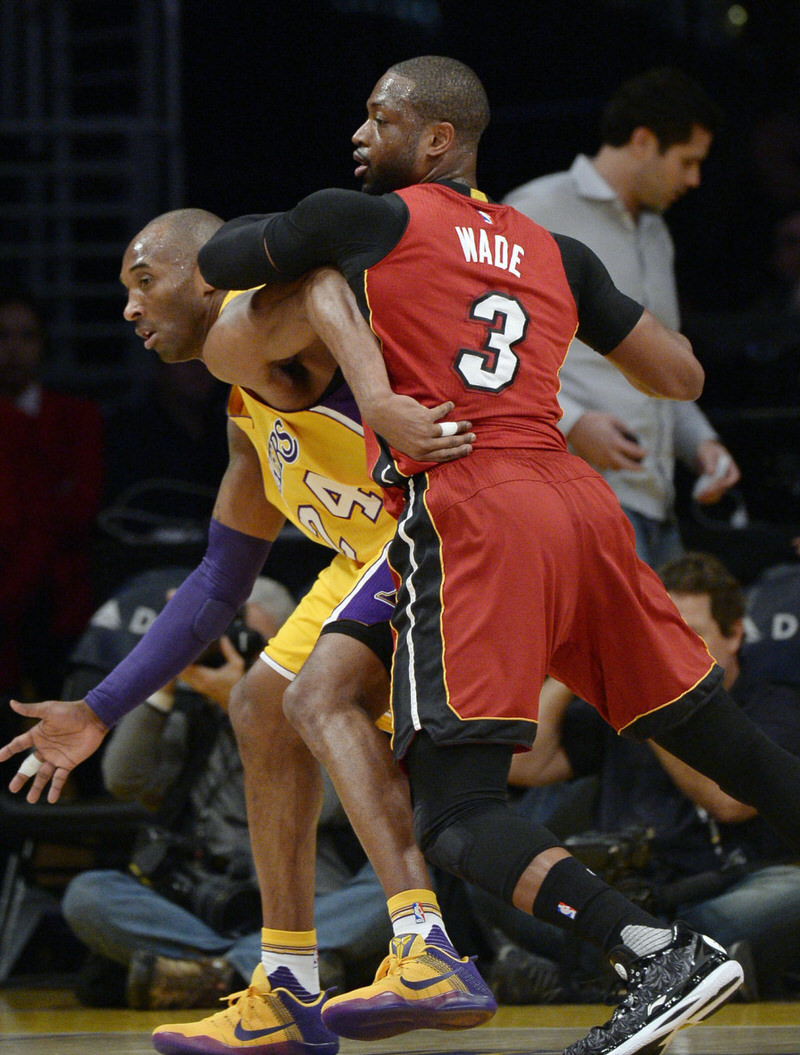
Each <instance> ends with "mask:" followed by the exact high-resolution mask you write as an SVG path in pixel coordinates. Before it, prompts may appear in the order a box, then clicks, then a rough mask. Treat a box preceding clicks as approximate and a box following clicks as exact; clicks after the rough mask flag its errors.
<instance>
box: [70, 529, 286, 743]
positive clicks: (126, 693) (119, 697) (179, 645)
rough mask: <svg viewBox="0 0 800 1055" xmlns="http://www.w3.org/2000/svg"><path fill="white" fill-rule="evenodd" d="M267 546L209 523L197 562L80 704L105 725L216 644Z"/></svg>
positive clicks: (261, 563)
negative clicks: (129, 648) (205, 544)
mask: <svg viewBox="0 0 800 1055" xmlns="http://www.w3.org/2000/svg"><path fill="white" fill-rule="evenodd" d="M270 545H271V543H269V542H266V541H264V539H260V538H255V537H254V536H252V535H245V534H244V533H243V532H241V531H236V530H234V529H233V528H229V527H226V526H225V525H224V524H221V523H220V522H219V521H218V520H212V521H211V524H210V525H209V529H208V548H207V549H206V553H205V556H204V557H203V560H202V562H201V563H200V564H199V565H198V567H196V568H195V570H194V571H193V572H192V573H191V575H189V576H188V577H187V578H186V580H185V581H184V582H183V583H182V584H181V585H180V586H179V587H178V589H177V590H176V591H175V593H174V594H173V596H172V597H171V598H170V600H169V601H168V602H167V604H166V606H165V607H164V609H163V611H162V612H161V613H160V615H159V616H158V618H157V619H155V620H154V621H153V625H152V626H151V627H150V628H149V629H148V631H147V633H146V634H145V635H144V637H143V638H142V640H141V641H140V642H139V644H138V645H137V646H136V647H135V648H134V649H133V650H132V651H131V652H130V653H129V654H128V655H127V656H126V657H125V659H123V660H122V662H121V663H118V664H117V666H116V667H115V668H114V669H113V670H112V671H111V673H110V674H109V675H108V676H107V677H105V678H104V679H103V681H101V682H100V684H99V685H97V686H96V687H95V688H94V689H92V690H91V691H90V692H89V694H88V695H87V697H86V702H87V703H88V705H89V706H90V707H91V709H92V710H93V711H94V713H95V714H96V715H97V717H98V718H99V719H100V721H101V722H102V723H103V724H104V725H107V726H109V727H110V726H112V725H113V724H114V723H115V722H118V721H119V719H120V718H121V717H122V716H123V715H124V714H127V713H128V711H132V710H133V708H134V707H136V706H137V705H138V704H140V703H142V702H143V701H144V700H146V699H147V697H148V696H151V695H152V694H153V693H154V692H156V691H157V690H158V689H161V688H163V686H164V685H166V684H167V682H170V681H172V679H173V678H174V677H176V676H177V675H178V674H180V672H181V671H182V670H183V669H184V667H186V666H188V665H189V664H190V663H191V662H192V660H193V659H196V658H197V656H199V655H200V653H201V652H202V651H203V649H204V648H205V647H206V645H209V644H210V643H211V642H212V641H216V640H217V638H219V637H220V636H221V635H222V634H224V633H225V631H226V630H227V629H228V626H229V624H230V621H231V619H233V617H234V615H235V614H236V613H237V612H238V611H239V609H240V608H241V606H242V605H243V604H244V603H245V601H246V600H247V598H248V597H249V596H250V592H251V590H252V589H253V583H254V582H255V581H256V578H257V576H258V575H259V574H260V572H261V569H262V568H263V566H264V561H265V560H266V559H267V554H268V553H269V549H270Z"/></svg>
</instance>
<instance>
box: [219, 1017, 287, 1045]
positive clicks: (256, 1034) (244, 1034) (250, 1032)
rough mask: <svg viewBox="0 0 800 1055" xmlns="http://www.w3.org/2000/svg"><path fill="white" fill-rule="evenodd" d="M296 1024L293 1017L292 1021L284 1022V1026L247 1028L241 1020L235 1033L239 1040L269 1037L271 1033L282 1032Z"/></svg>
mask: <svg viewBox="0 0 800 1055" xmlns="http://www.w3.org/2000/svg"><path fill="white" fill-rule="evenodd" d="M294 1025H296V1022H295V1020H294V1019H292V1021H291V1022H284V1024H283V1025H282V1026H270V1027H269V1029H245V1028H244V1026H243V1025H242V1023H241V1022H237V1023H236V1028H235V1029H234V1031H233V1035H234V1037H236V1039H237V1040H260V1038H261V1037H268V1036H269V1035H270V1033H280V1032H281V1030H283V1029H288V1028H289V1027H290V1026H294Z"/></svg>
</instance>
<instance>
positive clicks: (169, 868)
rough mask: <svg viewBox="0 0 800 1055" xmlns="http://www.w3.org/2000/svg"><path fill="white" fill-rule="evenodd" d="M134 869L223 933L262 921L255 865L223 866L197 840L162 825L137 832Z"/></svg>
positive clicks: (239, 932)
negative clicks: (207, 856)
mask: <svg viewBox="0 0 800 1055" xmlns="http://www.w3.org/2000/svg"><path fill="white" fill-rule="evenodd" d="M128 867H129V870H130V871H131V872H132V873H133V875H135V876H136V878H137V879H138V880H140V882H142V883H145V884H146V885H147V886H150V887H152V888H153V889H154V890H156V891H158V893H159V894H161V895H162V896H163V897H166V898H168V899H169V900H170V901H172V902H174V903H175V904H176V905H180V906H181V907H182V908H185V909H186V910H187V911H188V912H191V913H192V914H193V915H195V916H197V917H198V918H199V919H201V920H203V922H204V923H206V924H207V925H208V926H209V927H211V928H212V930H215V931H216V932H217V933H218V934H225V935H229V936H231V937H239V936H240V935H242V934H249V933H250V932H251V931H255V930H258V928H259V927H260V926H261V898H260V895H259V891H258V884H257V883H256V881H255V878H254V877H253V876H252V874H251V872H250V869H249V866H248V867H247V868H244V869H243V868H237V867H236V862H233V863H232V865H230V866H229V867H228V868H227V869H226V870H225V871H218V870H215V869H213V868H211V867H210V866H209V864H208V863H207V862H206V861H204V859H203V857H202V855H201V854H198V853H197V852H196V850H195V848H194V844H193V843H192V841H191V840H190V839H187V838H186V837H185V836H181V835H176V834H175V833H173V832H171V831H169V830H168V829H166V828H162V827H160V826H159V825H157V824H147V825H144V826H143V827H142V828H141V829H140V831H139V834H138V836H137V839H136V843H135V845H134V849H133V855H132V858H131V862H130V864H129V866H128Z"/></svg>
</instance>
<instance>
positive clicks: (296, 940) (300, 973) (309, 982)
mask: <svg viewBox="0 0 800 1055" xmlns="http://www.w3.org/2000/svg"><path fill="white" fill-rule="evenodd" d="M261 963H262V964H263V965H264V973H265V974H266V976H267V978H268V979H269V981H270V984H271V985H272V987H273V988H274V989H277V988H279V987H280V988H281V989H288V990H289V992H290V993H293V994H294V995H295V996H297V997H301V998H303V999H305V998H306V997H309V996H316V995H317V993H319V963H318V959H317V932H316V931H315V930H271V929H270V928H268V927H262V928H261Z"/></svg>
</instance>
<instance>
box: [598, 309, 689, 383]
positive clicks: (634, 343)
mask: <svg viewBox="0 0 800 1055" xmlns="http://www.w3.org/2000/svg"><path fill="white" fill-rule="evenodd" d="M607 359H608V360H609V361H610V362H612V363H613V364H614V366H616V367H617V369H618V370H621V371H622V373H623V374H624V375H625V376H626V377H627V379H628V381H630V383H631V384H632V385H633V386H634V388H637V389H639V391H640V392H644V393H645V394H646V395H648V396H656V397H659V398H661V399H678V400H683V401H688V400H695V399H697V398H698V396H699V395H700V393H701V392H702V391H703V382H704V380H705V372H704V370H703V367H702V366H701V365H700V363H699V362H698V360H697V359H696V358H695V355H694V352H693V351H692V346H691V344H690V343H689V341H688V340H687V339H686V337H684V336H683V334H681V333H677V332H676V331H675V330H670V329H668V328H667V327H666V326H663V325H662V324H661V323H660V322H659V321H658V319H657V318H656V317H655V316H654V315H651V314H650V312H649V311H644V312H643V313H642V317H641V318H640V319H639V321H638V322H637V323H636V325H635V326H634V328H633V329H632V330H631V332H630V333H629V334H628V336H627V337H626V338H625V339H624V340H623V341H622V342H621V343H620V344H618V345H617V347H616V348H615V349H614V350H613V351H612V352H610V353H609V354H608V356H607Z"/></svg>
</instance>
